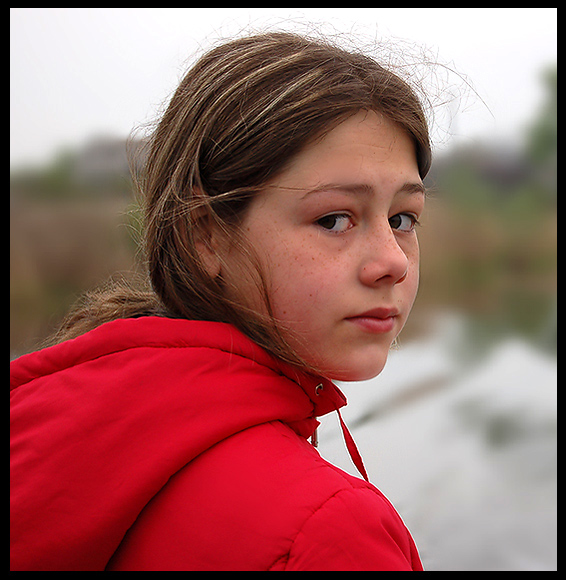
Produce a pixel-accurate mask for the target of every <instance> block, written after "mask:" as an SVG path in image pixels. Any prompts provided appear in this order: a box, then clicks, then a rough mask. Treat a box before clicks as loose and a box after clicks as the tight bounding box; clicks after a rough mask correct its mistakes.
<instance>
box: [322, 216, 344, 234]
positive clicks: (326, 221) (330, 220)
mask: <svg viewBox="0 0 566 580" xmlns="http://www.w3.org/2000/svg"><path fill="white" fill-rule="evenodd" d="M316 223H317V224H318V225H319V226H320V227H321V228H323V229H325V230H327V231H329V232H331V233H333V234H342V233H344V232H346V231H347V230H349V229H350V228H351V227H352V218H351V217H350V215H349V214H347V213H331V214H328V215H325V216H323V217H321V218H320V219H318V220H316Z"/></svg>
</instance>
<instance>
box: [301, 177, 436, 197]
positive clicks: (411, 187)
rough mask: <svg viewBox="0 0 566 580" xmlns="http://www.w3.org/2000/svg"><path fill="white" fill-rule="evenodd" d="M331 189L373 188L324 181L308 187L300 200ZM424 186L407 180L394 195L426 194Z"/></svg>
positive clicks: (358, 190) (359, 191)
mask: <svg viewBox="0 0 566 580" xmlns="http://www.w3.org/2000/svg"><path fill="white" fill-rule="evenodd" d="M332 190H340V191H345V192H346V193H352V194H355V195H358V194H361V195H368V194H373V193H374V192H375V189H374V187H373V186H372V185H369V184H368V183H352V184H344V183H326V184H323V185H319V186H318V187H315V188H314V189H310V190H309V191H307V192H306V193H305V194H304V195H303V196H302V197H301V200H303V199H305V198H306V197H307V196H309V195H311V194H312V193H318V192H323V191H332ZM426 191H427V190H426V187H425V186H424V185H423V184H422V183H421V182H418V181H417V182H412V181H407V182H405V183H404V184H403V185H402V186H401V187H400V188H399V189H398V190H397V191H396V192H395V195H397V194H399V193H408V194H413V193H417V194H418V193H420V194H422V195H426Z"/></svg>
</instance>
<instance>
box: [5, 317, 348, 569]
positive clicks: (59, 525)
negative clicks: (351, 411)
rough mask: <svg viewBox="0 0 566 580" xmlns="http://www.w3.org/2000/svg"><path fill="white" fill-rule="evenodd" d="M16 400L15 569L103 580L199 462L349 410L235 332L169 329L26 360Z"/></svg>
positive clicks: (119, 325)
mask: <svg viewBox="0 0 566 580" xmlns="http://www.w3.org/2000/svg"><path fill="white" fill-rule="evenodd" d="M10 389H11V393H10V396H11V427H10V429H11V503H12V511H11V543H12V548H11V549H12V552H11V569H12V570H103V569H104V567H105V566H106V564H107V562H108V560H109V558H110V557H111V556H112V554H113V553H114V551H115V550H116V548H117V547H118V545H119V544H120V542H121V540H122V538H123V536H124V534H125V533H126V531H127V530H128V529H129V527H130V526H131V525H132V524H133V523H134V521H135V520H136V518H137V516H138V515H139V513H140V512H141V511H142V510H143V508H144V507H145V506H146V505H147V503H148V502H149V501H150V500H151V499H152V498H153V497H154V496H155V495H156V494H157V493H158V492H159V491H160V489H161V488H162V487H163V486H164V485H165V484H166V483H167V481H168V480H169V478H170V477H171V476H172V475H173V474H175V473H176V472H178V471H179V470H180V469H181V468H182V467H184V466H185V465H186V464H187V463H189V462H190V461H191V460H192V459H193V458H195V457H196V456H197V455H199V454H201V453H203V452H204V451H206V450H207V449H209V448H210V447H212V446H213V445H215V444H216V443H218V442H219V441H222V440H223V439H225V438H227V437H230V436H231V435H233V434H235V433H237V432H239V431H241V430H243V429H247V428H249V427H252V426H255V425H259V424H262V423H266V422H269V421H275V420H279V421H283V422H284V423H287V424H288V425H289V426H290V427H291V428H293V429H294V430H295V431H296V432H297V433H299V434H300V435H301V436H303V437H309V436H311V435H312V433H313V432H314V430H315V428H316V426H317V425H318V421H317V420H316V417H317V416H321V415H324V414H326V413H329V412H330V411H333V410H337V409H338V408H340V407H342V406H343V405H345V404H346V399H345V397H344V395H343V394H342V393H341V392H340V391H339V390H338V389H337V387H336V386H335V385H334V384H333V383H332V382H330V381H328V380H325V379H322V378H320V377H315V376H311V375H308V374H306V373H302V372H300V371H298V370H297V369H295V368H293V367H291V366H289V365H286V364H284V363H281V362H280V361H277V360H276V359H274V358H273V357H272V356H270V355H269V354H268V353H267V352H266V351H264V350H263V349H262V348H260V347H258V346H257V345H256V344H255V343H253V342H252V341H251V340H250V339H248V338H247V337H246V336H244V335H243V334H242V333H240V332H239V331H238V330H236V329H235V328H234V327H232V326H230V325H227V324H223V323H216V322H204V321H189V320H174V319H167V318H157V317H147V318H138V319H128V320H117V321H114V322H110V323H107V324H104V325H102V326H101V327H99V328H97V329H96V330H93V331H91V332H89V333H87V334H85V335H83V336H80V337H78V338H76V339H74V340H70V341H67V342H64V343H61V344H58V345H56V346H53V347H50V348H47V349H44V350H41V351H38V352H36V353H32V354H29V355H24V356H23V357H20V358H19V359H17V360H16V361H14V362H13V363H12V364H11V383H10ZM62 563H63V564H62Z"/></svg>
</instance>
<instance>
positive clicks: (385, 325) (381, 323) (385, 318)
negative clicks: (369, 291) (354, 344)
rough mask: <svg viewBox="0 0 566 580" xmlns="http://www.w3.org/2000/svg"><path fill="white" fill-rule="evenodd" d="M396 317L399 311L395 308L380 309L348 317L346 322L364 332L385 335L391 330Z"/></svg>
mask: <svg viewBox="0 0 566 580" xmlns="http://www.w3.org/2000/svg"><path fill="white" fill-rule="evenodd" d="M397 316H399V311H398V310H396V309H395V308H384V307H382V308H374V309H372V310H368V311H367V312H363V313H362V314H357V315H356V316H349V317H348V318H346V320H347V321H348V322H351V323H352V324H355V325H356V326H358V327H359V328H361V329H362V330H364V331H365V332H371V333H375V334H385V333H387V332H391V331H392V330H393V328H394V327H395V319H396V317H397Z"/></svg>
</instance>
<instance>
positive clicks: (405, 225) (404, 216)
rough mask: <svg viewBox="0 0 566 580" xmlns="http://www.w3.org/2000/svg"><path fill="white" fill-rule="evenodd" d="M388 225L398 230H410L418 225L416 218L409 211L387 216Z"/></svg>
mask: <svg viewBox="0 0 566 580" xmlns="http://www.w3.org/2000/svg"><path fill="white" fill-rule="evenodd" d="M389 225H390V226H391V228H392V229H394V230H397V231H399V232H412V231H413V230H414V229H415V226H417V225H419V222H418V220H417V218H416V217H415V216H414V215H412V214H410V213H398V214H397V215H394V216H393V217H390V218H389Z"/></svg>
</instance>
